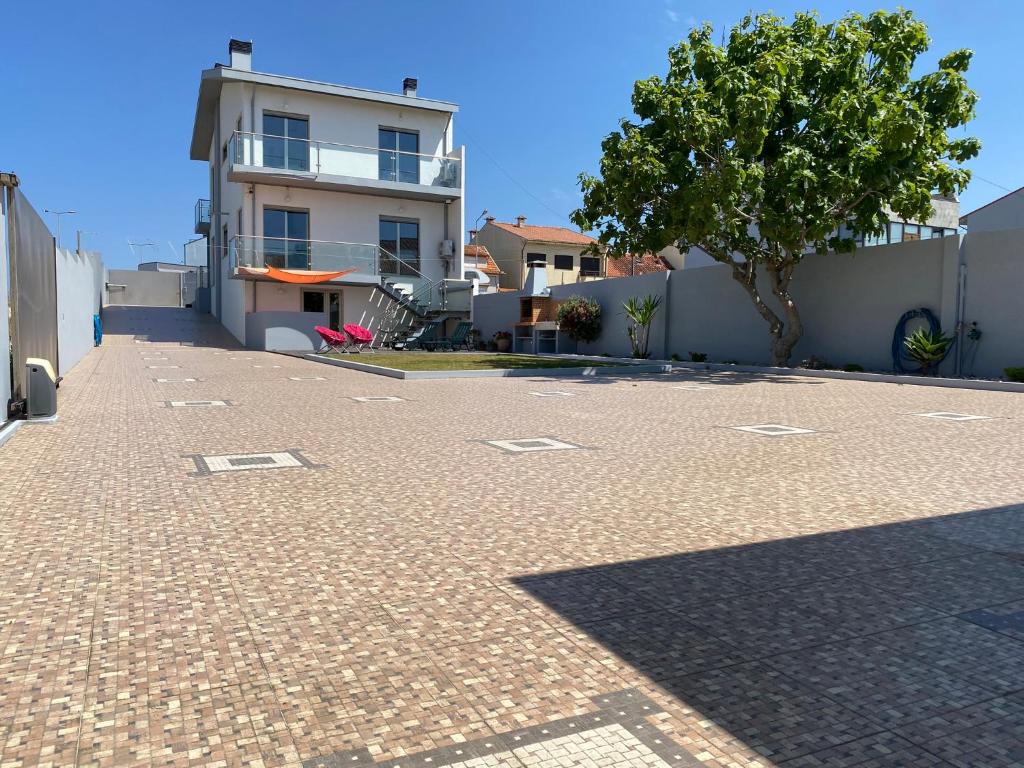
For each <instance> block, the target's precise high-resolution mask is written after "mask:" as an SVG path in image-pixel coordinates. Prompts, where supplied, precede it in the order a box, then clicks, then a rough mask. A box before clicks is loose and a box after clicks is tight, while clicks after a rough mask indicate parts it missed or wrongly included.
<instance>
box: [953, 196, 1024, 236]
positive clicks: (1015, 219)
mask: <svg viewBox="0 0 1024 768" xmlns="http://www.w3.org/2000/svg"><path fill="white" fill-rule="evenodd" d="M966 219H967V230H968V231H969V232H971V233H972V234H974V233H978V232H991V231H993V230H1000V229H1020V228H1021V227H1024V188H1022V189H1018V190H1017V191H1015V192H1011V193H1010V194H1008V195H1005V196H1003V197H1001V198H999V199H998V200H994V201H993V202H991V203H989V204H988V205H986V206H984V207H983V208H979V209H978V210H976V211H973V212H971V213H969V214H967V216H966Z"/></svg>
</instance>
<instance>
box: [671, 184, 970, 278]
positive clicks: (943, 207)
mask: <svg viewBox="0 0 1024 768" xmlns="http://www.w3.org/2000/svg"><path fill="white" fill-rule="evenodd" d="M932 207H933V208H934V211H933V213H932V215H931V216H930V217H928V219H927V220H926V221H924V222H913V221H911V222H908V221H903V220H902V219H899V218H897V217H896V215H895V214H893V213H891V212H890V214H889V216H890V219H889V223H888V224H887V225H886V228H885V232H883V233H882V234H881V235H879V236H877V237H867V238H864V237H861V236H857V237H856V238H855V239H856V241H857V247H858V248H869V247H871V246H875V245H891V244H893V243H902V242H909V241H911V240H928V239H930V238H933V237H949V236H951V235H955V234H957V232H958V229H957V226H958V224H959V223H961V221H960V220H959V217H960V203H959V201H958V200H957V199H956V198H953V197H946V196H944V195H932ZM848 232H849V231H848V230H847V229H846V228H845V227H843V228H841V229H840V233H841V234H843V235H844V236H845V235H847V234H848ZM660 253H661V254H662V255H663V256H665V257H666V258H667V259H668V260H669V262H671V264H672V266H673V267H674V268H675V269H693V268H694V267H708V266H711V265H712V264H718V263H719V262H717V261H715V260H714V259H713V258H711V256H709V255H708V254H707V253H706V252H705V251H703V250H702V249H700V248H691V249H690V251H689V253H683V252H681V251H679V250H678V249H677V248H671V247H670V248H666V249H664V250H662V251H660Z"/></svg>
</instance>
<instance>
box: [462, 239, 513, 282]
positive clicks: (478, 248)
mask: <svg viewBox="0 0 1024 768" xmlns="http://www.w3.org/2000/svg"><path fill="white" fill-rule="evenodd" d="M462 250H463V252H464V253H465V254H466V258H467V259H475V260H477V263H478V264H479V260H480V259H484V260H485V263H484V265H483V266H482V267H481V266H475V265H474V268H475V269H479V270H480V271H481V272H483V273H484V274H485V275H504V274H505V273H504V272H502V271H501V268H500V267H499V266H498V264H497V262H495V261H494V257H493V256H491V252H490V251H488V250H487V246H486V245H477V244H476V243H470V244H469V245H465V246H463V248H462Z"/></svg>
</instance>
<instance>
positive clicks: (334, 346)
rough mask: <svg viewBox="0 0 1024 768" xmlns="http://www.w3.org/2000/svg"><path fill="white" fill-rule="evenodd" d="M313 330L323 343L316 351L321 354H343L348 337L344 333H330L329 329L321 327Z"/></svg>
mask: <svg viewBox="0 0 1024 768" xmlns="http://www.w3.org/2000/svg"><path fill="white" fill-rule="evenodd" d="M313 330H314V331H316V332H317V333H318V334H319V336H320V338H321V339H322V340H323V342H324V345H323V346H322V347H320V349H318V350H317V352H320V353H321V354H322V353H324V352H344V351H345V347H346V346H348V337H347V336H346V335H345V334H344V333H339V332H338V331H332V330H331V329H330V328H325V327H324V326H322V325H318V326H316V327H315V328H313Z"/></svg>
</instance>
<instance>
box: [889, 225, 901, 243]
mask: <svg viewBox="0 0 1024 768" xmlns="http://www.w3.org/2000/svg"><path fill="white" fill-rule="evenodd" d="M889 242H890V243H902V242H903V222H900V221H890V222H889Z"/></svg>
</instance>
